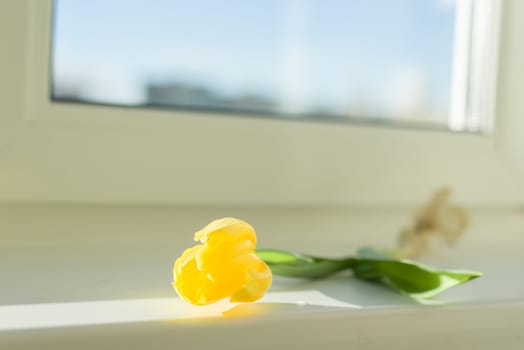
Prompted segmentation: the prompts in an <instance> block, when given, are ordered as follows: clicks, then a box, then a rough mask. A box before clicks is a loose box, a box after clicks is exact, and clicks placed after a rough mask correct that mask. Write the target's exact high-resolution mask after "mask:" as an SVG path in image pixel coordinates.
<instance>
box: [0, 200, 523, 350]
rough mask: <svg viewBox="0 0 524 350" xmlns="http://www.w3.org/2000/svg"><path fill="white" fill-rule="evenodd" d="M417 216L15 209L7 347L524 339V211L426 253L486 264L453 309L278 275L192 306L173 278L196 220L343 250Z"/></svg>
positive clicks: (8, 251)
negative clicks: (240, 222)
mask: <svg viewBox="0 0 524 350" xmlns="http://www.w3.org/2000/svg"><path fill="white" fill-rule="evenodd" d="M409 213H410V211H409V210H374V211H370V210H367V211H366V210H347V209H319V208H316V209H315V208H309V209H308V208H301V209H300V208H295V209H290V208H288V209H283V208H282V209H268V208H265V209H264V208H229V209H216V208H215V209H213V208H199V209H198V208H167V207H156V208H155V207H149V208H147V207H103V206H76V207H73V206H52V205H41V206H36V205H2V206H0V218H1V219H0V232H2V235H1V237H2V239H1V241H0V256H1V257H2V259H1V260H2V264H1V266H0V279H1V281H2V284H1V287H2V288H0V345H2V344H7V345H8V347H7V348H24V347H25V348H27V346H28V344H29V345H35V344H38V345H39V346H40V347H41V348H44V349H46V348H56V347H57V346H60V345H61V344H66V343H67V344H75V348H76V345H78V344H80V343H81V344H84V345H82V346H85V348H97V346H99V344H100V342H104V341H111V343H112V344H116V345H114V348H121V347H124V346H125V347H127V348H135V347H136V348H141V347H143V344H144V342H146V343H148V344H153V343H154V344H156V345H155V346H157V347H158V348H162V345H163V346H166V345H169V344H171V345H173V346H177V347H178V346H189V345H191V344H196V348H198V347H203V346H205V345H206V344H208V345H209V344H214V343H215V342H218V341H220V346H218V348H245V347H243V346H242V343H240V344H239V343H238V341H239V340H242V341H252V342H253V344H252V346H253V347H254V348H265V347H269V346H280V345H282V344H286V347H288V348H291V349H293V348H300V347H302V348H303V347H304V346H305V345H311V346H313V345H312V344H318V345H319V346H320V345H326V346H327V345H329V346H330V347H331V348H347V347H348V346H351V345H354V346H361V347H360V348H369V349H374V348H377V349H378V348H381V346H384V344H397V346H399V348H400V347H401V346H402V348H411V347H413V348H415V347H416V346H420V344H422V342H423V343H426V342H427V341H428V339H429V340H432V341H431V342H430V343H427V344H426V345H425V348H426V349H433V348H435V349H436V348H439V347H442V345H443V344H444V345H449V346H452V347H454V348H460V347H461V346H464V344H477V343H478V347H477V348H479V349H482V348H486V349H488V348H490V347H491V348H493V346H495V345H497V346H503V348H505V349H506V348H519V347H518V346H519V345H520V344H521V342H522V340H521V339H520V338H519V337H520V336H519V335H518V334H520V330H522V329H523V327H524V316H523V315H524V312H523V311H524V303H523V298H522V296H523V295H524V277H522V276H523V275H522V273H521V271H522V268H523V267H524V257H523V254H522V253H521V249H520V248H519V247H522V243H523V240H524V238H523V235H522V234H521V233H522V232H523V229H524V220H523V217H522V214H521V213H519V212H516V211H509V210H507V211H488V210H483V211H475V212H473V214H472V219H473V220H472V222H473V225H472V227H471V228H470V230H469V231H468V232H467V234H466V236H465V237H464V239H463V240H462V241H461V242H460V244H459V246H457V247H456V248H455V249H454V250H445V251H442V252H441V253H439V254H438V255H437V254H436V255H435V256H433V257H431V258H429V259H426V261H427V262H430V263H432V264H434V265H436V266H441V267H451V268H468V269H474V270H480V271H483V272H484V276H483V277H482V278H480V279H478V280H475V281H473V282H471V283H469V284H467V285H464V286H460V287H457V288H455V289H453V290H450V291H448V292H446V293H444V294H443V295H442V298H441V299H442V300H445V301H447V303H445V304H441V305H418V304H416V303H414V302H413V301H412V300H410V299H408V298H406V297H404V296H401V295H399V294H396V293H394V292H392V291H390V290H388V289H387V288H384V287H380V286H375V285H370V284H367V283H365V282H362V281H358V280H355V279H351V278H349V276H345V275H340V276H337V277H335V278H331V279H327V280H317V281H303V280H291V279H284V278H276V280H275V283H274V285H273V287H272V289H271V291H270V293H269V294H268V295H267V296H266V297H265V298H264V299H262V300H261V301H259V302H257V303H255V304H229V303H226V302H223V303H218V304H214V305H211V306H208V307H194V306H190V305H187V304H185V303H183V302H182V301H181V300H180V299H178V298H177V297H176V296H175V294H174V292H173V291H172V289H171V287H170V285H169V282H170V278H171V275H170V274H171V267H172V260H174V258H176V256H177V255H178V254H179V253H180V251H181V250H182V249H184V248H185V247H187V246H189V245H191V244H192V241H191V238H192V237H191V236H192V233H193V232H194V231H195V230H196V229H198V228H199V227H200V226H202V225H203V224H205V223H206V222H207V221H208V220H210V219H213V218H216V217H220V216H225V215H228V214H229V215H231V214H235V215H236V216H238V217H241V218H245V219H247V220H248V221H250V222H252V223H253V224H254V226H255V227H256V228H257V230H258V235H259V241H260V243H261V245H263V246H266V247H279V248H285V249H293V250H298V251H303V252H307V253H317V254H319V255H321V254H326V255H334V256H336V255H347V254H349V253H351V252H353V251H354V250H355V249H356V248H357V247H359V246H361V245H364V244H371V245H375V246H391V244H393V241H394V239H395V235H396V234H395V232H396V231H397V230H398V228H400V227H402V226H404V225H406V224H407V223H408V222H409ZM319 233H320V234H319ZM202 334H205V335H206V336H205V337H203V336H201V335H202ZM250 339H251V340H250ZM215 345H216V344H215ZM79 346H80V345H79ZM155 346H153V348H154V347H155ZM0 347H1V346H0ZM216 347H217V346H215V348H216ZM2 348H3V347H2ZM79 348H82V347H79Z"/></svg>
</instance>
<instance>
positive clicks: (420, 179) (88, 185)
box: [0, 0, 524, 207]
mask: <svg viewBox="0 0 524 350" xmlns="http://www.w3.org/2000/svg"><path fill="white" fill-rule="evenodd" d="M9 4H10V5H9ZM457 4H458V13H459V15H458V16H457V17H458V19H457V21H459V22H460V23H459V22H457V36H456V45H457V46H456V49H455V57H454V68H453V71H454V73H453V74H454V78H453V82H454V84H453V86H452V101H451V104H452V107H451V108H452V116H455V117H453V118H451V122H450V128H451V129H457V128H460V127H461V125H460V124H459V123H460V121H459V120H465V123H467V125H466V126H467V128H468V129H469V130H474V131H484V133H482V134H481V133H475V134H473V133H453V132H442V131H431V130H404V129H399V128H392V129H390V128H381V127H374V126H359V125H350V124H347V125H346V124H330V123H320V122H297V121H287V120H276V119H263V118H241V117H230V116H223V115H221V116H216V115H212V114H200V113H194V112H192V113H189V112H180V111H161V110H148V109H132V108H121V107H108V106H92V105H81V104H68V103H59V102H52V101H51V100H50V80H49V79H50V74H49V73H50V72H49V67H50V61H49V60H50V55H49V53H50V41H51V29H52V16H51V14H52V5H53V4H52V1H51V0H20V1H8V2H7V3H2V6H7V8H6V9H9V8H8V6H12V8H14V9H15V11H0V13H2V15H0V16H2V17H5V18H2V19H3V20H5V22H4V25H5V26H9V25H11V27H12V28H11V31H10V33H4V36H5V38H6V40H7V41H6V42H7V45H8V46H7V48H8V49H9V52H10V57H11V58H10V59H8V60H7V62H6V63H5V64H8V63H9V64H10V66H9V67H7V66H5V64H4V63H3V64H2V66H0V69H2V74H3V75H4V76H5V77H7V79H6V80H4V82H3V83H4V86H5V88H6V90H7V89H10V90H11V92H12V93H17V92H18V93H19V94H20V96H19V94H16V95H13V96H14V98H13V99H10V101H7V102H6V104H5V105H4V106H3V107H0V108H3V111H2V114H1V115H0V123H2V124H1V125H2V128H1V130H2V131H0V137H1V139H2V140H3V141H0V147H2V148H0V168H3V169H4V173H3V174H2V173H0V180H2V177H3V180H5V181H0V200H3V201H60V202H63V201H65V202H97V203H100V202H104V203H107V202H112V203H114V202H121V203H138V204H150V203H155V204H161V203H169V204H178V205H221V206H224V205H226V206H228V205H272V206H275V205H279V206H286V205H313V206H324V207H329V206H360V207H362V206H366V207H367V206H390V205H391V206H403V205H413V204H415V203H417V202H419V201H420V200H422V199H423V198H425V197H426V196H427V195H428V194H429V193H431V192H432V191H433V190H435V189H436V188H438V187H440V186H443V185H446V186H450V187H452V188H453V189H455V191H456V193H457V195H458V198H459V200H462V201H464V202H466V203H468V204H471V205H482V206H486V205H490V206H497V205H503V206H508V205H511V206H515V205H519V204H520V203H522V200H523V199H524V194H523V191H522V189H523V187H522V185H523V184H522V181H521V180H520V177H519V176H518V174H519V173H518V171H517V169H518V168H519V166H521V164H520V153H519V152H520V149H521V148H520V147H518V146H519V142H517V141H515V140H514V137H513V136H512V135H514V134H515V133H516V132H517V131H518V130H522V131H523V133H524V125H522V122H520V121H519V120H518V118H516V117H515V116H514V113H513V112H514V111H522V110H523V108H522V107H523V106H522V103H523V102H522V101H521V99H520V98H518V96H515V92H514V91H513V89H512V87H513V86H514V85H515V84H516V83H515V81H514V80H512V77H513V76H514V74H517V73H521V72H522V68H520V64H518V61H515V55H516V56H517V58H518V57H520V58H524V55H523V54H522V48H521V46H520V45H518V40H517V37H516V36H518V32H519V30H520V29H521V25H520V24H519V22H518V21H519V20H520V19H521V18H522V19H524V8H523V7H522V5H521V4H519V3H518V2H517V1H515V0H507V1H504V5H505V6H502V9H503V11H502V19H503V20H502V22H503V24H504V25H503V26H500V21H499V18H500V12H501V11H500V9H501V4H502V1H497V0H478V1H473V0H459V1H458V2H457ZM473 5H475V6H473ZM15 19H16V21H15ZM499 28H502V30H503V34H502V37H503V39H504V40H505V39H506V36H507V37H508V40H507V41H506V42H504V40H503V42H502V45H503V46H501V50H500V51H499V40H498V38H499ZM7 29H9V28H7ZM13 36H14V37H13ZM461 43H462V44H461ZM464 43H466V45H465V44H464ZM499 52H500V57H499V55H498V53H499ZM497 62H499V64H498V63H497ZM497 73H498V74H497ZM7 84H9V86H8V85H7ZM522 84H523V82H520V85H518V86H522ZM497 87H498V88H497ZM495 97H497V98H498V99H497V100H496V99H495ZM495 102H497V103H495ZM196 114H199V115H198V116H197V115H196ZM460 115H467V116H468V117H467V118H465V119H464V118H462V119H460V118H458V117H457V116H460ZM492 120H494V121H495V122H494V123H491V122H488V123H487V124H482V123H481V121H492ZM520 143H522V142H520ZM2 144H3V145H4V146H2Z"/></svg>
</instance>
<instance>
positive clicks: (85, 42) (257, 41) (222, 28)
mask: <svg viewBox="0 0 524 350" xmlns="http://www.w3.org/2000/svg"><path fill="white" fill-rule="evenodd" d="M55 5H56V6H55V28H54V42H53V64H52V68H53V69H52V72H53V74H52V87H53V89H52V95H53V96H52V97H53V99H55V100H59V101H77V102H89V103H102V104H111V105H126V106H141V107H170V108H177V109H189V110H202V111H210V112H214V111H218V112H227V113H231V112H235V113H244V114H250V113H252V114H260V115H270V116H283V117H294V118H301V117H315V118H324V119H326V120H331V119H342V120H371V121H376V122H394V123H397V122H402V123H413V122H415V123H419V124H420V123H422V124H428V125H434V126H438V127H446V126H447V125H448V117H449V107H450V106H449V100H450V99H449V95H450V86H451V77H452V74H451V71H452V69H451V68H452V56H453V37H454V21H455V12H456V11H455V3H454V1H453V0H329V1H322V0H287V1H285V0H260V1H241V0H227V1H226V0H224V1H216V0H192V1H181V0H148V1H130V0H104V1H102V0H96V1H95V0H92V1H78V0H58V1H57V2H56V4H55Z"/></svg>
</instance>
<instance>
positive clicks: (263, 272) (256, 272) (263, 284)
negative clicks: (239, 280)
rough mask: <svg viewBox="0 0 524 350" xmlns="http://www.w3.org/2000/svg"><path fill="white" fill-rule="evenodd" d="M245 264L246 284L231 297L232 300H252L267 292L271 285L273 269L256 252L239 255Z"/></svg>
mask: <svg viewBox="0 0 524 350" xmlns="http://www.w3.org/2000/svg"><path fill="white" fill-rule="evenodd" d="M237 260H241V262H242V265H243V266H244V284H243V286H242V288H241V289H240V290H239V291H237V292H236V293H235V294H233V295H232V296H231V298H230V300H231V301H232V302H252V301H256V300H258V299H260V298H262V297H263V296H264V294H266V292H267V290H268V289H269V287H271V282H272V279H273V277H272V274H271V269H270V268H269V267H268V266H267V265H266V263H265V262H263V261H262V260H261V259H260V258H258V257H257V256H256V255H255V254H248V255H243V256H241V257H239V258H238V259H237Z"/></svg>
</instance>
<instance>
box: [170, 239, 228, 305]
mask: <svg viewBox="0 0 524 350" xmlns="http://www.w3.org/2000/svg"><path fill="white" fill-rule="evenodd" d="M200 249H202V246H201V245H197V246H194V247H192V248H189V249H186V250H185V251H184V253H183V254H182V256H181V257H180V258H178V259H177V260H176V262H175V266H174V268H173V275H174V282H173V287H174V288H175V290H176V292H177V293H178V295H180V296H181V297H182V298H183V299H184V300H186V301H187V302H189V303H191V304H194V305H205V304H210V303H214V302H216V301H218V300H220V299H224V298H227V297H228V296H229V295H230V293H228V291H226V290H224V289H223V288H220V287H219V286H217V285H216V283H215V282H214V281H213V280H212V279H210V278H209V276H208V275H207V273H206V272H205V271H201V270H199V269H198V267H197V263H196V253H197V252H198V251H199V250H200Z"/></svg>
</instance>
